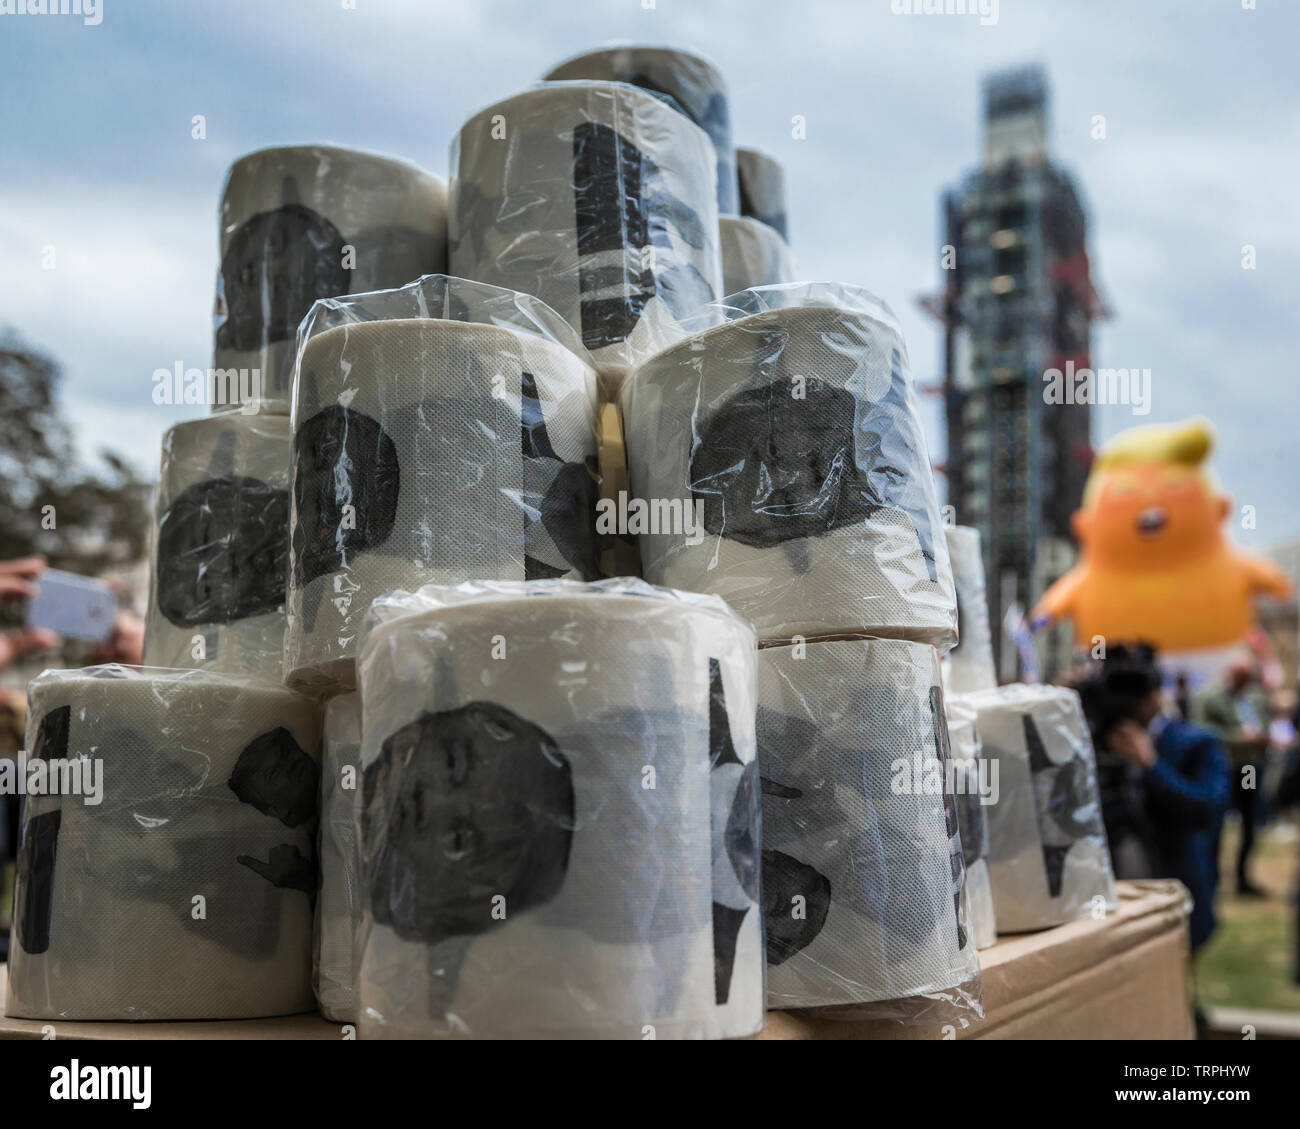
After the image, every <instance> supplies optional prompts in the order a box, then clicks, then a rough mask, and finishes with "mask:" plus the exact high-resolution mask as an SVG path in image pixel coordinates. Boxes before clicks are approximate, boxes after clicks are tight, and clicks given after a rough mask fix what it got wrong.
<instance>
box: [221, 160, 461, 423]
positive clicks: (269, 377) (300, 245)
mask: <svg viewBox="0 0 1300 1129" xmlns="http://www.w3.org/2000/svg"><path fill="white" fill-rule="evenodd" d="M446 269H447V186H446V185H445V184H444V183H443V181H441V180H439V179H438V178H437V177H436V176H430V175H429V174H428V173H426V172H424V171H423V170H421V169H418V168H416V167H414V166H413V165H408V164H405V163H404V162H402V161H394V160H390V159H388V158H387V157H378V156H374V155H373V154H370V153H360V152H357V151H355V150H352V149H338V148H335V147H333V146H328V145H299V146H294V147H291V148H285V149H263V150H261V151H259V152H256V153H250V154H249V155H248V156H246V157H242V158H240V159H239V160H238V161H236V162H235V163H234V164H233V165H232V166H231V168H230V172H229V173H228V174H227V176H226V185H225V189H224V191H223V192H222V196H221V273H220V275H219V277H218V279H217V319H216V348H215V351H214V356H213V363H214V367H215V368H216V369H217V370H218V371H219V372H223V373H225V374H226V376H225V378H223V379H222V380H219V381H214V384H215V387H214V389H213V408H214V410H216V411H221V410H223V409H225V408H228V407H231V406H233V405H238V404H242V403H244V402H245V400H246V399H247V398H248V390H249V387H250V386H249V384H248V382H247V381H246V380H244V381H243V382H242V383H241V384H239V385H237V386H234V387H239V388H240V389H241V391H240V394H239V395H233V394H232V384H231V381H230V379H229V372H230V371H231V370H236V371H238V370H252V369H257V370H259V371H260V374H261V389H260V391H261V396H260V398H258V406H259V407H260V408H261V410H263V411H270V412H275V413H278V414H282V415H287V414H288V412H289V399H290V381H291V378H292V372H293V358H294V336H295V334H296V332H297V330H298V323H299V322H301V321H302V319H303V318H304V317H305V316H306V315H307V311H308V310H310V309H311V304H312V303H313V302H314V301H316V299H317V298H331V297H334V296H336V295H341V294H360V293H364V292H365V291H368V290H383V289H388V288H390V287H394V286H402V285H404V284H405V283H408V282H411V281H412V280H413V279H417V278H419V277H420V276H421V275H425V274H436V273H439V272H442V271H445V270H446Z"/></svg>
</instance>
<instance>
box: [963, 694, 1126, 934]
mask: <svg viewBox="0 0 1300 1129" xmlns="http://www.w3.org/2000/svg"><path fill="white" fill-rule="evenodd" d="M965 700H966V702H967V703H968V704H969V705H971V706H972V707H973V708H974V709H975V711H976V715H977V724H978V726H979V734H980V740H981V742H982V743H983V746H984V756H985V757H988V758H990V759H995V760H997V762H998V765H999V772H998V776H999V796H998V802H997V803H996V804H992V805H990V806H989V807H988V808H986V809H985V810H986V811H987V813H988V821H989V876H990V878H991V880H992V883H993V902H994V906H995V908H996V910H997V923H998V930H999V932H1001V933H1021V932H1025V931H1027V930H1033V929H1046V928H1049V927H1050V926H1053V925H1060V924H1062V923H1064V922H1067V921H1076V920H1078V919H1079V918H1082V917H1086V916H1088V915H1089V914H1091V913H1093V912H1095V911H1096V910H1097V909H1098V908H1099V906H1100V905H1101V903H1102V902H1104V903H1105V905H1106V907H1107V908H1108V909H1113V908H1114V907H1115V906H1116V905H1117V902H1116V900H1115V879H1114V875H1113V873H1112V870H1111V863H1110V852H1109V850H1108V849H1107V846H1106V832H1105V828H1104V826H1103V824H1102V819H1101V802H1100V799H1099V797H1098V792H1097V768H1096V761H1095V758H1094V756H1093V750H1092V739H1091V738H1090V736H1089V734H1088V726H1087V723H1086V721H1085V720H1084V716H1083V709H1082V707H1081V706H1080V704H1079V696H1078V694H1076V693H1075V692H1074V691H1073V690H1067V689H1064V688H1063V687H1059V686H1024V685H1019V684H1017V685H1013V686H1003V687H1002V688H1000V689H997V690H982V691H980V692H978V693H975V694H968V695H965ZM1098 899H1100V901H1098Z"/></svg>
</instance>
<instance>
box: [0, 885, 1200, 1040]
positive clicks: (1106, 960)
mask: <svg viewBox="0 0 1300 1129" xmlns="http://www.w3.org/2000/svg"><path fill="white" fill-rule="evenodd" d="M1118 889H1119V910H1118V911H1117V912H1116V913H1113V914H1111V915H1109V916H1108V917H1106V918H1105V919H1104V920H1100V921H1094V920H1089V921H1076V922H1074V923H1073V924H1070V925H1062V926H1060V927H1058V928H1056V929H1049V930H1046V931H1044V932H1042V933H1025V934H1020V935H1019V936H1008V937H1003V938H1001V939H1000V940H999V941H998V943H997V944H996V945H995V946H994V947H993V948H991V949H986V950H985V951H984V952H982V953H981V954H980V963H981V966H982V967H981V976H982V979H983V984H984V1006H985V1011H986V1013H987V1014H986V1018H985V1019H984V1020H983V1021H981V1022H979V1023H976V1024H975V1025H974V1026H972V1027H969V1028H967V1029H965V1030H961V1031H958V1032H957V1037H958V1038H970V1039H1190V1038H1191V1037H1192V1035H1193V1025H1192V999H1191V957H1190V952H1189V947H1188V940H1187V910H1188V904H1189V903H1188V898H1187V891H1186V890H1184V889H1183V887H1182V886H1181V885H1179V884H1178V883H1177V882H1173V881H1160V882H1120V883H1118ZM6 972H7V969H6V968H5V967H4V966H3V965H0V1006H2V1004H3V999H4V991H5V988H6V986H7V977H6ZM50 1026H52V1027H53V1028H54V1035H55V1037H56V1038H59V1039H340V1038H342V1037H343V1034H344V1031H343V1028H342V1027H340V1026H339V1025H338V1024H335V1023H328V1022H326V1021H325V1020H324V1019H322V1018H320V1016H317V1015H292V1016H283V1017H280V1018H277V1019H248V1020H221V1021H212V1022H208V1023H75V1022H63V1021H58V1022H53V1023H51V1021H49V1020H29V1019H10V1018H8V1017H3V1018H0V1039H40V1038H43V1037H44V1036H45V1034H46V1031H45V1029H46V1028H47V1027H50ZM943 1035H944V1032H943V1031H942V1029H940V1028H935V1027H904V1026H902V1025H900V1024H898V1023H894V1022H890V1021H888V1020H865V1021H860V1022H846V1021H841V1020H832V1019H826V1018H822V1017H819V1016H818V1015H817V1013H816V1012H771V1013H769V1015H768V1019H767V1026H766V1027H765V1028H764V1029H763V1031H762V1033H761V1034H760V1035H759V1036H758V1038H760V1039H938V1038H942V1037H943Z"/></svg>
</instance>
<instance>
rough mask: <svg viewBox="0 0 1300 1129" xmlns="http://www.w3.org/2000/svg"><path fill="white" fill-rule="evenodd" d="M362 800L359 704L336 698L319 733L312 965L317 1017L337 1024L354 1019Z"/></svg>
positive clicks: (327, 705) (353, 696) (345, 697)
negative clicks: (316, 886) (316, 889)
mask: <svg viewBox="0 0 1300 1129" xmlns="http://www.w3.org/2000/svg"><path fill="white" fill-rule="evenodd" d="M360 797H361V698H360V696H359V695H357V694H340V695H338V697H335V698H331V699H330V700H329V701H328V702H326V703H325V716H324V723H323V726H322V733H321V792H320V877H321V884H320V897H319V898H318V899H317V901H316V950H315V957H314V959H313V961H312V973H313V983H314V986H315V989H316V1001H317V1003H319V1004H320V1010H321V1014H322V1015H324V1016H325V1018H326V1019H332V1020H334V1021H335V1022H336V1023H355V1022H356V1019H357V967H356V955H355V952H354V946H355V942H356V931H357V926H358V925H359V924H360V920H361V890H360V869H359V867H358V861H357V832H356V825H357V815H358V812H357V807H358V801H359V800H360Z"/></svg>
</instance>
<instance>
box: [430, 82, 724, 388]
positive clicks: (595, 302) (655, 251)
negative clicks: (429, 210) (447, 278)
mask: <svg viewBox="0 0 1300 1129" xmlns="http://www.w3.org/2000/svg"><path fill="white" fill-rule="evenodd" d="M713 164H714V158H713V149H712V147H711V146H710V144H709V139H708V137H707V136H706V135H705V134H704V133H703V132H702V131H701V130H700V129H699V128H697V127H696V126H695V125H693V124H692V123H691V122H690V121H689V120H687V119H686V118H685V117H683V116H682V115H681V114H680V113H677V112H676V111H674V110H673V109H671V108H670V107H669V106H667V105H665V104H664V103H663V102H662V101H660V100H659V99H658V98H655V97H654V96H653V95H651V94H647V93H646V92H645V91H644V90H639V89H637V88H636V87H635V86H629V85H625V84H621V83H600V82H564V83H552V84H548V85H543V86H540V87H537V88H535V89H532V90H528V91H525V92H524V93H522V94H518V95H516V96H514V97H513V98H509V99H506V100H505V101H504V102H498V103H497V104H496V105H493V106H489V107H488V108H487V109H486V110H483V111H481V112H480V113H478V114H475V115H474V116H473V117H472V118H470V119H469V121H467V122H466V123H465V125H464V126H463V127H462V128H461V130H460V133H459V135H458V136H457V139H456V141H455V142H454V143H453V146H452V154H451V168H452V184H451V219H450V236H451V242H450V262H451V267H450V269H451V273H452V274H455V275H460V276H462V277H464V278H473V279H478V280H480V281H482V282H488V283H492V284H494V285H497V286H505V287H509V288H510V289H512V290H518V291H522V292H523V293H525V294H534V295H536V296H537V297H539V298H541V299H542V300H543V301H545V302H546V303H547V304H548V305H550V306H552V307H553V308H554V309H555V310H557V311H558V312H559V313H560V314H561V315H562V316H563V317H564V318H565V319H566V320H567V321H568V322H569V324H570V325H572V326H573V327H574V328H575V329H576V330H577V331H578V332H579V333H580V334H581V335H582V341H583V344H584V345H585V346H586V347H587V348H588V349H590V350H591V353H592V356H593V358H594V359H595V361H596V363H597V364H599V365H601V366H602V367H604V366H610V367H611V368H612V369H614V370H616V371H618V370H621V368H622V367H623V366H626V365H628V364H630V363H632V362H633V361H634V360H635V359H636V358H637V357H639V356H644V355H647V354H648V353H650V352H652V351H653V350H654V349H655V348H656V347H658V346H659V345H661V344H662V343H663V342H664V341H665V340H671V339H672V336H671V335H672V333H673V325H674V322H675V320H676V319H678V318H682V317H685V316H686V315H687V314H689V313H691V312H692V311H694V310H695V309H697V308H698V307H700V306H701V305H704V304H706V303H708V302H711V301H713V300H714V299H716V298H717V297H718V295H719V293H720V291H721V286H722V267H721V259H720V256H719V251H718V209H717V201H716V199H715V198H714V192H713V184H714V169H713Z"/></svg>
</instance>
